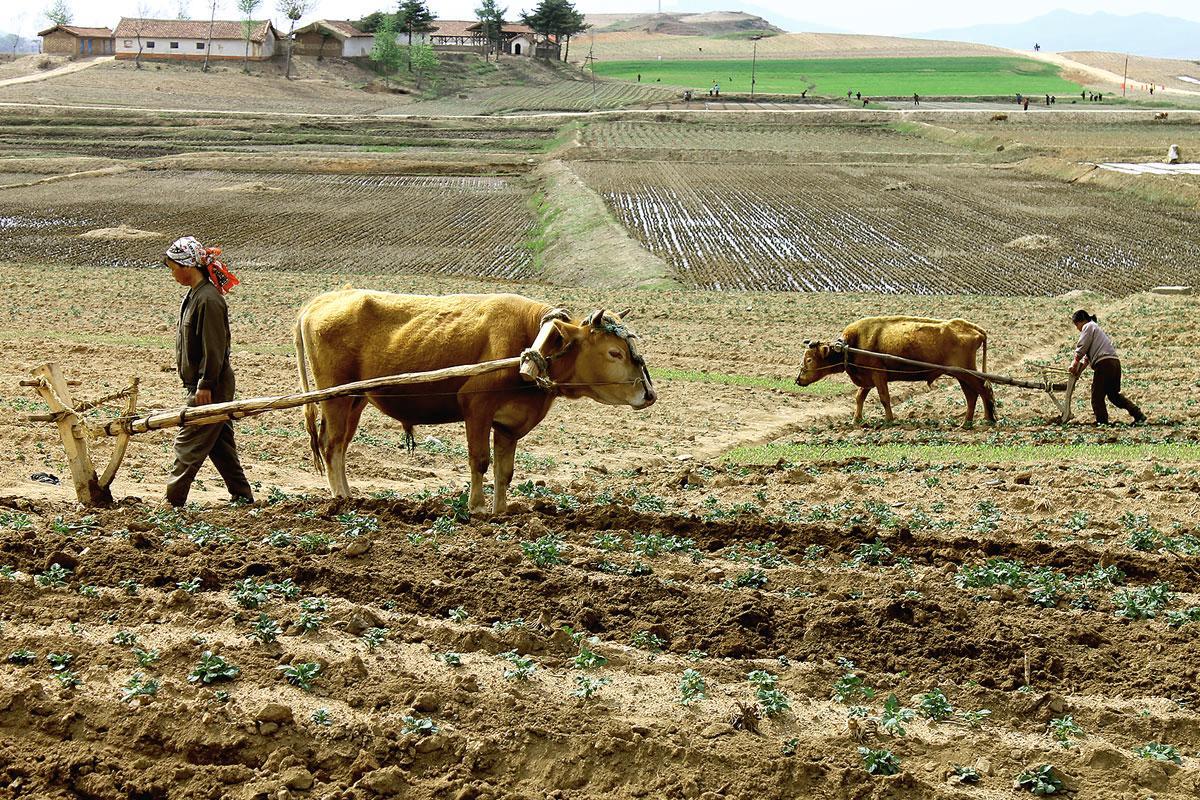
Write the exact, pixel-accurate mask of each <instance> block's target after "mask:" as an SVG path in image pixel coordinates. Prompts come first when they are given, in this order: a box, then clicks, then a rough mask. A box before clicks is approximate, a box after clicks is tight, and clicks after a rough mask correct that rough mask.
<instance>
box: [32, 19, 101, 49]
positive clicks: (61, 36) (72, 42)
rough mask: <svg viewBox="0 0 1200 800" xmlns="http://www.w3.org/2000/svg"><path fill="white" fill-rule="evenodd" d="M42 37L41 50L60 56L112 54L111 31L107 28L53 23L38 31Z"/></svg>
mask: <svg viewBox="0 0 1200 800" xmlns="http://www.w3.org/2000/svg"><path fill="white" fill-rule="evenodd" d="M38 36H40V37H42V52H43V53H53V54H55V55H62V56H110V55H112V54H113V32H112V31H111V30H109V29H108V28H81V27H79V26H78V25H55V26H54V27H53V28H47V29H46V30H44V31H41V32H40V33H38Z"/></svg>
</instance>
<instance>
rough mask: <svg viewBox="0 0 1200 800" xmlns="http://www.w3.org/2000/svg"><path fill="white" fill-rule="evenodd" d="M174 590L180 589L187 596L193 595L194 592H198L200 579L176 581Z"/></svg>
mask: <svg viewBox="0 0 1200 800" xmlns="http://www.w3.org/2000/svg"><path fill="white" fill-rule="evenodd" d="M175 588H176V589H182V590H183V591H185V592H187V593H188V594H195V593H196V592H198V591H200V579H199V578H190V579H188V580H186V581H177V582H176V583H175Z"/></svg>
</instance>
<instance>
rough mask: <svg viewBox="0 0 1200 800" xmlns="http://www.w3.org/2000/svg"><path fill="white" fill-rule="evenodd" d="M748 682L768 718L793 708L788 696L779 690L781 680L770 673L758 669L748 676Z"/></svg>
mask: <svg viewBox="0 0 1200 800" xmlns="http://www.w3.org/2000/svg"><path fill="white" fill-rule="evenodd" d="M746 680H747V681H749V682H750V685H751V686H753V687H754V689H755V691H754V696H755V699H757V700H758V707H759V708H760V709H762V713H763V714H764V715H765V716H767V717H776V716H779V715H780V714H782V713H784V712H785V711H790V710H791V708H792V704H791V701H789V700H788V698H787V695H785V694H784V693H783V692H781V691H780V690H779V678H777V677H776V676H775V675H772V674H771V673H770V672H767V671H766V670H762V669H756V670H754V671H753V672H750V673H749V674H747V675H746Z"/></svg>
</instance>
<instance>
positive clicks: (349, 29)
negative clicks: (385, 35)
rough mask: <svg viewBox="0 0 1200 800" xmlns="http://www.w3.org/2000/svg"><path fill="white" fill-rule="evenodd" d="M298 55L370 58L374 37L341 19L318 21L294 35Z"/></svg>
mask: <svg viewBox="0 0 1200 800" xmlns="http://www.w3.org/2000/svg"><path fill="white" fill-rule="evenodd" d="M292 38H293V39H295V42H296V53H297V54H299V55H303V56H316V57H317V58H324V57H325V56H340V57H342V58H362V57H365V56H369V55H371V49H372V48H373V47H374V46H375V35H374V34H372V33H367V32H366V31H360V30H359V29H358V28H356V27H354V23H352V22H348V21H343V20H339V19H319V20H317V21H316V22H312V23H309V24H308V25H305V26H304V27H303V28H297V29H296V30H295V32H294V33H293V34H292Z"/></svg>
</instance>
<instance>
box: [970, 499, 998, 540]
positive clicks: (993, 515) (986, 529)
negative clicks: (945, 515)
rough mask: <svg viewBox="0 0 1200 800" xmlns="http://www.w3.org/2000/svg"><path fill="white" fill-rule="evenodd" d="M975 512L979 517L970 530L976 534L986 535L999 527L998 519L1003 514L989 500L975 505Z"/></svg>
mask: <svg viewBox="0 0 1200 800" xmlns="http://www.w3.org/2000/svg"><path fill="white" fill-rule="evenodd" d="M975 512H976V513H977V514H978V515H979V516H978V517H977V518H976V519H975V522H974V523H972V524H971V530H972V531H974V532H975V533H978V534H988V533H992V532H993V531H995V530H996V529H997V528H998V527H1000V519H1001V518H1002V517H1003V516H1004V512H1002V511H1001V510H1000V507H999V506H997V505H996V504H995V503H993V502H992V501H991V500H981V501H979V502H978V503H976V504H975Z"/></svg>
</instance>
